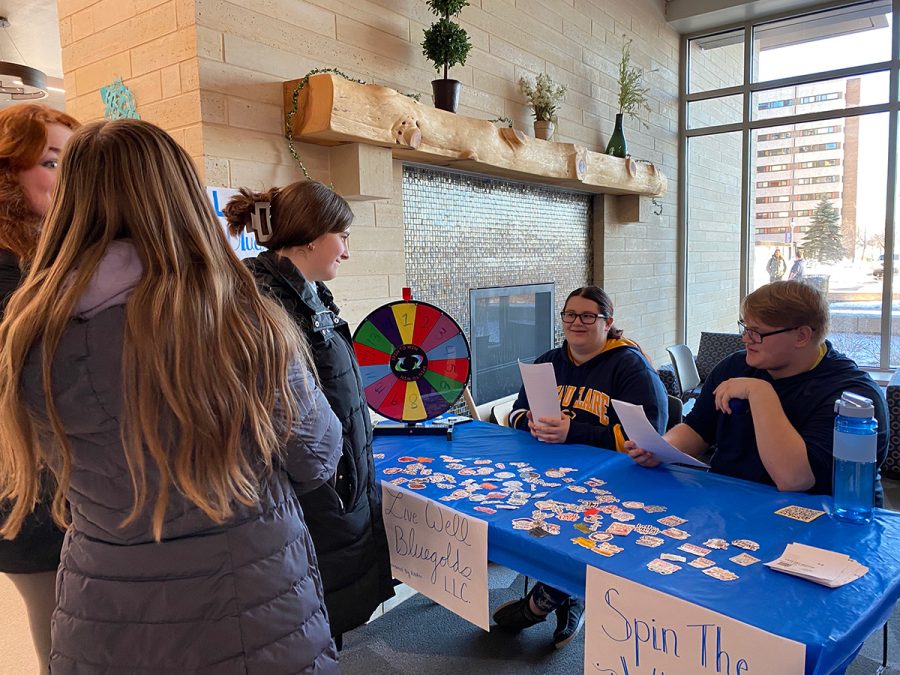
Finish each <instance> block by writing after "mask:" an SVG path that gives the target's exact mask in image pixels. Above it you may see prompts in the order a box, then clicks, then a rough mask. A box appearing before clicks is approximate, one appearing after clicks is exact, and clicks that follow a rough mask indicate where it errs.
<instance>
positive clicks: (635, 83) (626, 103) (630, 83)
mask: <svg viewBox="0 0 900 675" xmlns="http://www.w3.org/2000/svg"><path fill="white" fill-rule="evenodd" d="M650 72H653V71H652V70H651V71H650ZM644 74H645V73H644V69H643V68H641V67H639V66H634V65H632V64H631V40H626V41H625V43H624V44H623V45H622V58H621V59H620V60H619V75H618V78H617V81H618V83H619V112H618V113H616V128H615V130H614V131H613V134H612V136H610V137H609V143H608V144H607V146H606V154H607V155H613V156H614V157H626V156H627V155H628V143H627V142H626V141H625V131H624V130H623V128H622V121H623V118H624V116H625V115H628V116H629V117H631V118H633V119H636V120H637V121H638V122H640V123H641V124H643V125H644V127H647V126H648V125H647V123H646V122H644V121H643V120H642V119H641V117H640V115H641V113H642V112H648V113H649V112H651V110H650V104H649V103H648V101H649V95H650V89H649V88H648V87H647V86H645V85H644Z"/></svg>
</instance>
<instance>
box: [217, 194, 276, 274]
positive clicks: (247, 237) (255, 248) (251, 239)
mask: <svg viewBox="0 0 900 675" xmlns="http://www.w3.org/2000/svg"><path fill="white" fill-rule="evenodd" d="M237 193H238V190H236V189H234V188H223V187H209V186H208V185H207V186H206V194H208V195H209V200H210V201H211V202H212V205H213V209H214V210H215V212H216V217H218V219H219V222H220V223H222V229H223V230H225V236H227V237H228V242H229V243H230V244H231V248H233V249H234V252H235V253H237V257H238V258H252V257H254V256H257V255H259V254H260V253H262V252H263V251H265V250H266V249H264V248H263V247H262V246H260V245H259V244H257V243H256V237H255V236H254V234H253V233H252V232H241V233H240V234H239V235H238V236H237V237H233V236H231V235H230V234H228V223H227V221H226V220H225V214H224V213H222V209H224V208H225V205H226V204H227V203H228V200H229V199H231V198H232V197H234V195H236V194H237Z"/></svg>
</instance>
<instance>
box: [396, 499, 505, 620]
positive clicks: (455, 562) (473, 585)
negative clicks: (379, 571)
mask: <svg viewBox="0 0 900 675" xmlns="http://www.w3.org/2000/svg"><path fill="white" fill-rule="evenodd" d="M381 487H382V500H381V510H382V513H383V515H384V525H385V530H386V532H387V538H388V547H389V549H390V554H391V571H392V572H393V575H394V578H395V579H399V580H400V581H402V582H404V583H406V584H407V585H409V586H412V587H413V588H415V589H416V590H417V591H419V592H420V593H422V594H424V595H427V596H428V597H429V598H431V599H432V600H434V601H435V602H436V603H438V604H440V605H442V606H444V607H446V608H447V609H449V610H450V611H451V612H455V613H456V614H458V615H459V616H461V617H462V618H464V619H466V620H467V621H471V622H472V623H474V624H475V625H476V626H478V627H480V628H483V629H484V630H490V618H489V614H488V580H487V523H486V522H484V521H483V520H479V519H478V518H473V517H472V516H468V515H466V514H464V513H461V512H459V511H456V510H454V509H451V508H450V507H448V506H444V505H442V504H439V503H438V502H436V501H433V500H431V499H428V498H427V497H422V496H420V495H417V494H415V493H414V492H410V491H409V490H404V489H403V488H400V487H398V486H396V485H391V484H390V483H387V482H383V483H382V484H381Z"/></svg>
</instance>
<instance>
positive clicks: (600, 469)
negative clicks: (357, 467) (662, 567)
mask: <svg viewBox="0 0 900 675" xmlns="http://www.w3.org/2000/svg"><path fill="white" fill-rule="evenodd" d="M374 451H375V452H376V454H378V455H382V454H383V457H379V459H378V460H377V469H378V473H379V478H381V479H382V480H392V479H394V478H396V477H397V475H398V474H396V473H390V472H389V473H388V474H385V473H384V472H385V469H389V468H390V467H404V466H408V465H409V460H410V458H411V457H415V458H419V457H423V458H428V459H432V460H433V461H432V462H430V463H429V464H428V466H429V468H430V469H432V470H433V471H444V470H445V469H444V468H443V461H442V460H441V459H440V458H441V456H442V455H448V456H452V457H453V458H456V459H459V460H461V463H465V464H466V465H467V466H472V463H473V462H474V460H476V459H490V460H492V461H493V462H495V463H496V462H504V463H507V464H508V463H509V462H516V461H520V462H527V463H528V464H529V465H531V466H533V467H534V469H535V472H536V473H541V474H543V472H544V471H546V470H547V469H552V468H559V467H570V468H574V469H577V472H573V473H570V474H568V476H570V477H572V478H574V479H575V481H576V483H575V484H582V483H584V481H585V480H586V479H588V478H591V477H595V478H599V479H602V480H603V481H606V484H605V485H604V486H603V487H604V488H605V489H608V490H609V491H610V492H611V493H612V494H613V495H615V497H617V498H618V499H619V500H621V502H625V501H629V500H634V501H640V502H644V503H645V504H654V505H662V506H665V507H666V511H665V512H664V513H646V514H642V513H640V511H639V510H638V514H639V515H638V517H637V519H636V520H634V521H632V523H633V524H635V523H646V524H653V525H657V526H659V527H660V528H661V529H662V528H664V527H665V525H660V524H659V523H657V519H658V518H659V517H662V516H667V515H675V516H679V517H681V518H684V519H686V521H687V522H685V523H684V524H683V525H679V526H678V527H679V528H680V529H683V530H685V531H687V532H689V533H690V535H691V536H690V538H689V539H687V540H686V541H687V542H689V543H692V544H698V545H701V546H702V545H703V542H704V541H706V540H707V539H709V538H721V539H725V540H727V541H729V542H730V541H733V540H736V539H750V540H753V541H756V542H758V543H759V545H760V548H759V551H756V552H751V555H753V556H755V557H757V558H760V559H761V561H763V562H766V561H769V560H773V559H775V558H777V557H778V556H779V555H780V554H781V553H782V552H783V551H784V548H785V546H786V545H787V544H789V543H791V542H799V543H803V544H809V545H810V546H816V547H819V548H824V549H828V550H832V551H838V552H841V553H846V554H848V555H849V556H850V557H852V558H854V559H855V560H857V561H858V562H860V563H862V564H863V565H866V566H867V567H868V568H869V572H868V573H867V574H866V575H865V576H863V577H862V578H860V579H857V580H856V581H854V582H852V583H850V584H848V585H846V586H843V587H841V588H837V589H829V588H826V587H824V586H820V585H818V584H814V583H811V582H809V581H804V580H802V579H798V578H795V577H792V576H789V575H786V574H783V573H780V572H775V571H772V570H770V569H769V568H767V567H764V566H763V565H762V562H760V563H755V564H753V565H750V566H748V567H742V566H740V565H737V564H735V563H732V562H730V561H729V560H728V559H729V558H730V557H732V556H734V555H736V554H738V553H741V552H742V551H741V550H740V549H738V548H735V547H734V546H731V547H729V549H728V550H713V551H712V552H711V553H710V554H708V555H707V556H706V557H707V558H710V559H712V560H714V561H715V562H716V564H717V565H719V566H720V567H723V568H726V569H729V570H731V571H734V572H735V573H737V574H738V575H739V576H740V579H738V580H736V581H730V582H725V581H721V580H718V579H714V578H711V577H709V576H707V575H705V574H703V573H702V572H701V570H699V569H695V568H693V567H690V566H687V565H683V564H682V563H679V564H682V565H683V569H682V570H680V571H678V572H676V573H675V574H672V575H668V576H664V575H660V574H657V573H655V572H651V571H650V570H648V569H647V567H646V565H647V563H648V562H649V561H651V560H653V559H655V558H657V557H659V554H660V553H664V552H668V553H676V554H683V555H686V557H687V558H688V560H690V559H692V558H694V557H695V556H691V555H687V554H684V553H683V552H682V551H679V550H677V546H678V545H680V544H681V543H683V542H681V541H678V540H674V539H668V538H666V543H665V544H664V545H663V546H660V547H659V548H646V547H642V546H637V545H635V544H634V542H633V539H634V538H636V537H637V536H638V535H637V534H636V533H632V534H631V535H629V536H628V537H615V538H614V541H613V542H611V543H615V544H618V545H620V546H623V547H624V549H625V550H624V551H622V552H621V553H619V554H617V555H615V556H613V557H611V558H606V557H603V556H600V555H597V554H596V553H594V552H592V551H590V550H587V549H585V548H582V547H580V546H578V545H576V544H573V543H572V542H571V539H572V538H574V537H583V536H585V534H584V533H583V532H581V531H579V530H577V529H575V527H574V524H573V523H568V522H562V523H560V526H561V529H560V533H559V535H555V536H544V537H540V538H538V537H534V536H531V535H529V534H528V533H527V532H524V531H521V530H515V529H513V527H512V520H513V519H514V518H522V517H528V516H530V515H531V513H532V511H533V510H534V509H535V508H536V507H535V506H534V501H535V500H531V501H529V502H528V503H527V504H526V505H524V506H521V507H519V508H518V509H516V510H498V511H497V512H496V513H493V514H487V513H482V512H480V511H479V510H476V509H475V506H477V505H478V503H477V502H473V501H470V500H469V499H466V498H464V499H459V500H455V501H449V502H448V501H447V500H446V499H444V500H442V503H445V504H447V505H448V506H451V507H453V508H455V509H458V510H459V511H461V512H464V513H467V514H469V515H472V516H474V517H476V518H480V519H482V520H485V521H486V522H487V523H488V526H489V530H488V552H489V557H490V559H491V560H492V561H494V562H497V563H499V564H502V565H505V566H507V567H510V568H512V569H515V570H517V571H519V572H521V573H523V574H527V575H529V576H532V577H534V578H536V579H539V580H541V581H544V582H546V583H548V584H550V585H552V586H555V587H556V588H560V589H562V590H565V591H567V592H569V593H571V594H573V595H578V596H583V595H584V585H585V565H588V564H589V565H593V566H595V567H597V568H599V569H602V570H605V571H607V572H610V573H613V574H617V575H619V576H622V577H625V578H627V579H631V580H632V581H635V582H638V583H641V584H644V585H646V586H648V587H651V588H654V589H657V590H659V591H662V592H665V593H669V594H671V595H673V596H675V597H679V598H683V599H684V600H687V601H689V602H692V603H695V604H697V605H701V606H703V607H707V608H709V609H711V610H713V611H716V612H720V613H722V614H724V615H726V616H730V617H733V618H735V619H738V620H740V621H744V622H746V623H748V624H750V625H753V626H757V627H759V628H761V629H763V630H766V631H769V632H771V633H775V634H777V635H781V636H783V637H786V638H790V639H792V640H796V641H798V642H802V643H804V644H805V645H806V672H807V673H810V674H815V675H819V674H825V673H833V672H842V671H843V669H844V668H846V666H847V664H848V663H849V662H850V661H851V660H852V658H853V656H854V655H855V654H856V652H857V651H858V649H859V646H860V645H861V644H862V642H863V641H864V640H865V639H866V638H867V637H868V636H869V635H870V634H871V633H872V632H873V631H875V630H877V629H878V628H880V627H881V625H882V624H883V623H884V622H885V621H886V620H887V618H888V616H889V615H890V613H891V611H892V609H893V607H894V603H895V602H896V601H897V599H898V597H900V514H897V513H893V512H889V511H885V510H882V509H876V512H875V518H874V520H873V522H872V523H871V524H869V525H864V526H861V525H853V524H848V523H841V522H838V521H835V520H834V519H832V518H831V517H830V516H829V515H824V516H820V517H819V518H817V519H816V520H814V521H812V522H811V523H802V522H798V521H794V520H791V519H789V518H785V517H783V516H779V515H776V514H775V513H774V511H775V510H776V509H779V508H781V507H783V506H789V505H797V506H804V507H808V508H813V509H820V510H825V511H828V512H829V513H830V511H831V498H830V497H823V496H813V495H806V494H798V493H781V492H778V491H777V490H775V489H774V488H770V487H768V486H765V485H759V484H757V483H750V482H746V481H742V480H737V479H733V478H727V477H724V476H717V475H713V474H709V473H706V472H703V471H697V470H695V469H687V468H679V467H660V468H657V469H644V468H641V467H639V466H637V465H635V464H634V463H633V462H632V461H631V460H630V459H629V458H628V457H626V456H624V455H621V454H618V453H615V452H611V451H608V450H603V449H598V448H593V447H589V446H584V445H549V444H544V443H539V442H538V441H535V440H534V439H532V438H531V436H530V435H529V434H527V433H524V432H521V431H516V430H511V429H506V428H503V427H499V426H496V425H493V424H485V423H482V422H472V423H467V424H463V425H458V426H457V427H456V429H455V431H454V438H453V440H452V441H449V442H448V441H447V440H445V439H444V438H443V437H441V436H379V437H377V438H376V439H375V444H374ZM401 457H403V460H404V461H402V462H401V461H398V460H399V459H400V458H401ZM395 470H396V468H395V469H394V471H395ZM478 480H479V481H483V480H491V479H490V478H484V477H478ZM545 480H546V478H545ZM538 489H542V488H538ZM548 491H549V495H548V496H547V497H545V499H556V500H558V501H562V502H577V500H578V498H583V497H588V498H589V497H591V495H590V494H587V495H584V494H578V493H574V492H572V491H570V490H569V489H568V488H567V487H566V485H565V484H560V486H559V487H555V488H548ZM419 494H422V495H424V496H426V497H429V498H433V499H440V498H441V497H445V498H446V496H447V495H448V490H447V489H441V488H438V487H436V486H434V485H431V484H428V485H426V486H425V487H424V488H422V489H421V490H420V492H419ZM554 522H558V521H554ZM610 522H614V521H612V520H610V518H609V516H606V517H605V519H604V523H610ZM659 536H662V535H659ZM617 540H618V541H617ZM623 540H624V543H623Z"/></svg>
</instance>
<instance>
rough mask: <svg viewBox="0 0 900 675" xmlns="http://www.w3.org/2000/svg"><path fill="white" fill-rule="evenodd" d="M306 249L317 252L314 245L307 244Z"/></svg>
mask: <svg viewBox="0 0 900 675" xmlns="http://www.w3.org/2000/svg"><path fill="white" fill-rule="evenodd" d="M306 248H308V249H309V250H310V251H315V250H316V247H315V246H313V245H312V244H307V245H306Z"/></svg>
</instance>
